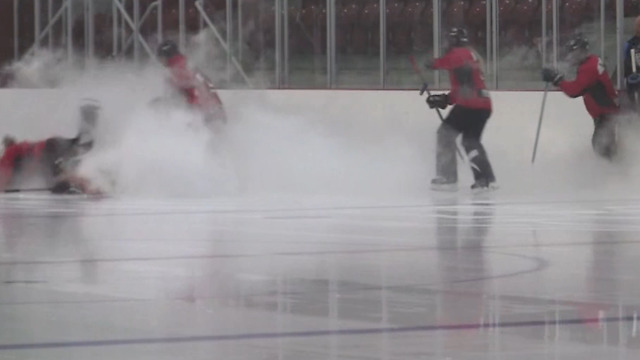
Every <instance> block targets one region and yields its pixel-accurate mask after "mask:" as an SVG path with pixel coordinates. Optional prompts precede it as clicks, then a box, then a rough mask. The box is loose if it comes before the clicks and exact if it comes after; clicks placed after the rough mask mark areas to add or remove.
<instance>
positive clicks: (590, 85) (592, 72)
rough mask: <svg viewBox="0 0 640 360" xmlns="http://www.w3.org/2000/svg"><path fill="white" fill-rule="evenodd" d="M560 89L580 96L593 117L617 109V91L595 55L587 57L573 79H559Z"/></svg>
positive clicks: (613, 111) (570, 94)
mask: <svg viewBox="0 0 640 360" xmlns="http://www.w3.org/2000/svg"><path fill="white" fill-rule="evenodd" d="M558 86H559V87H560V89H562V91H563V92H564V93H565V94H567V95H569V96H570V97H572V98H577V97H580V96H582V97H583V99H584V105H585V106H586V108H587V111H588V112H589V114H590V115H591V117H593V118H596V119H597V118H599V117H601V116H602V115H605V114H613V113H617V112H618V110H619V105H618V93H617V91H616V89H615V88H614V87H613V83H612V82H611V78H610V77H609V73H608V72H607V69H605V67H604V63H603V62H602V60H601V59H600V58H599V57H598V56H596V55H590V56H589V57H587V58H586V59H585V60H584V61H583V62H582V63H581V64H580V66H579V67H578V75H577V76H576V79H575V80H573V81H561V82H560V84H558Z"/></svg>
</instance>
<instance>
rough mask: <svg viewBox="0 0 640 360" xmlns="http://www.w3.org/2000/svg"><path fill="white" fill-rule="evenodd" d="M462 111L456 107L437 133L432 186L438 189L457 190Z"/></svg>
mask: <svg viewBox="0 0 640 360" xmlns="http://www.w3.org/2000/svg"><path fill="white" fill-rule="evenodd" d="M460 119H461V118H460V111H459V109H458V107H457V106H456V107H454V108H453V109H451V111H450V112H449V115H448V116H447V118H446V119H445V121H444V122H443V123H442V124H440V127H439V128H438V131H437V133H436V177H435V178H434V179H433V180H432V181H431V186H432V187H433V188H434V189H436V190H455V189H456V187H457V183H458V163H457V159H456V138H457V137H458V135H460V132H459V131H458V130H457V129H456V126H458V123H459V122H460Z"/></svg>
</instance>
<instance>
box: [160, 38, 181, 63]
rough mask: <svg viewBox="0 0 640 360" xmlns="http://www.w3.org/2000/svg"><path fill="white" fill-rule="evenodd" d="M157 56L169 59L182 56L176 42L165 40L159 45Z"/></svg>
mask: <svg viewBox="0 0 640 360" xmlns="http://www.w3.org/2000/svg"><path fill="white" fill-rule="evenodd" d="M157 54H158V57H160V58H164V59H168V58H171V57H173V56H176V55H178V54H180V50H178V44H176V43H175V42H174V41H172V40H165V41H163V42H161V43H160V45H158V50H157Z"/></svg>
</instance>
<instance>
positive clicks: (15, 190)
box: [3, 188, 51, 194]
mask: <svg viewBox="0 0 640 360" xmlns="http://www.w3.org/2000/svg"><path fill="white" fill-rule="evenodd" d="M45 191H51V189H50V188H33V189H6V190H4V191H3V193H5V194H15V193H23V192H45Z"/></svg>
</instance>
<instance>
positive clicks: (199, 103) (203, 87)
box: [154, 40, 227, 129]
mask: <svg viewBox="0 0 640 360" xmlns="http://www.w3.org/2000/svg"><path fill="white" fill-rule="evenodd" d="M157 55H158V59H159V60H160V61H161V62H162V64H163V65H164V66H166V67H167V68H168V69H169V72H170V77H169V85H170V88H171V89H172V91H173V92H174V93H176V94H178V95H179V98H181V99H182V100H184V101H185V102H186V104H187V105H188V106H189V107H190V108H192V109H195V110H197V111H199V112H201V113H202V115H203V121H204V123H205V125H206V126H207V127H209V128H211V129H216V128H217V127H219V126H220V125H222V124H225V123H226V122H227V115H226V113H225V110H224V107H223V105H222V100H220V97H219V96H218V93H217V92H216V89H215V86H214V85H213V83H212V82H211V80H209V79H208V78H207V77H206V76H205V75H204V74H202V73H201V72H200V71H198V70H195V69H192V68H191V67H190V66H189V63H188V60H187V58H186V56H184V55H183V54H182V53H181V52H180V50H179V49H178V45H177V44H176V43H175V42H173V41H171V40H166V41H163V42H162V43H161V44H160V45H159V46H158V50H157ZM160 100H164V99H156V100H154V102H156V103H157V102H159V101H160Z"/></svg>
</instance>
